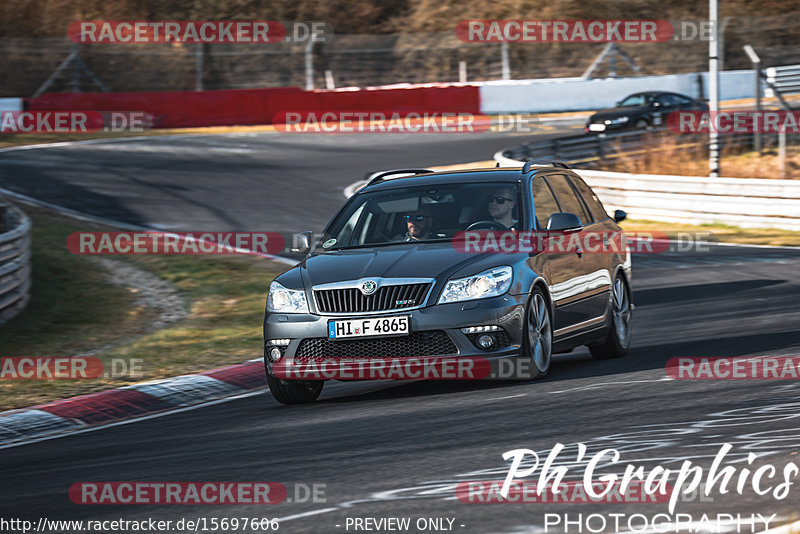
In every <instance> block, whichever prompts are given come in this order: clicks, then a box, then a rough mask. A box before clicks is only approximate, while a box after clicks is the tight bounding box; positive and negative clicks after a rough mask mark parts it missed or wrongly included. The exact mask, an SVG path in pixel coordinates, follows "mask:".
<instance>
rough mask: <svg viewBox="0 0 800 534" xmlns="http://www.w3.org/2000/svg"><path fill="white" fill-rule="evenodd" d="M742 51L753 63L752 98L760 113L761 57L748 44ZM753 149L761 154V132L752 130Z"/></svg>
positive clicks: (757, 111)
mask: <svg viewBox="0 0 800 534" xmlns="http://www.w3.org/2000/svg"><path fill="white" fill-rule="evenodd" d="M742 48H744V51H745V53H746V54H747V57H749V58H750V62H751V63H753V73H754V76H753V78H754V81H755V86H754V88H753V98H754V99H755V101H756V113H757V114H759V115H760V114H761V58H760V57H758V54H756V51H755V50H753V47H752V46H750V45H744V47H742ZM753 150H755V151H756V152H758V155H759V156H760V155H761V134H760V133H759V132H758V131H755V130H754V131H753Z"/></svg>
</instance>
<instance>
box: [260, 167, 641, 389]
mask: <svg viewBox="0 0 800 534" xmlns="http://www.w3.org/2000/svg"><path fill="white" fill-rule="evenodd" d="M409 174H411V175H410V176H409ZM503 216H505V217H506V219H507V220H506V221H505V222H504V223H501V222H498V221H500V220H502V217H503ZM624 218H625V213H624V212H622V211H619V210H618V211H617V212H616V213H615V214H614V217H613V218H612V217H610V216H609V215H608V214H607V213H606V211H605V209H604V208H603V205H602V204H601V203H600V201H599V200H598V199H597V196H596V195H595V194H594V192H593V191H592V190H591V188H590V187H589V186H588V185H586V183H585V182H584V181H583V180H582V179H581V178H580V177H579V176H578V175H577V174H576V173H575V172H573V171H572V170H571V169H569V168H568V167H567V166H566V165H565V164H563V163H559V164H558V165H557V166H554V165H550V164H544V165H534V164H531V163H526V164H525V166H524V167H523V168H522V169H519V168H503V169H481V170H477V169H476V170H463V171H447V172H432V171H429V170H419V169H418V170H411V171H389V172H384V173H381V174H378V175H377V176H375V177H374V178H372V180H371V181H370V182H369V183H368V184H367V185H366V186H365V187H364V188H362V189H361V190H359V191H358V192H357V193H356V194H355V195H353V196H352V197H351V198H350V200H349V201H348V202H347V203H346V204H345V205H344V207H343V208H342V209H341V211H340V212H339V213H338V214H337V215H336V216H335V217H334V218H333V220H332V221H331V223H330V224H329V225H328V227H327V228H326V229H325V236H324V237H323V239H322V240H321V242H320V243H318V244H317V246H312V245H311V241H310V239H311V232H307V233H304V234H300V236H299V237H301V238H302V239H300V241H301V242H300V245H299V246H298V250H297V251H298V252H301V253H305V254H307V255H306V257H305V258H304V259H303V261H302V262H301V263H300V264H299V265H297V266H296V267H292V268H291V269H289V270H288V271H286V272H284V273H283V274H281V275H280V276H278V277H277V278H275V280H274V281H273V282H272V284H271V285H270V288H269V296H268V298H267V306H266V314H265V318H264V360H265V364H266V371H267V380H268V382H269V387H270V390H271V392H272V395H273V396H274V397H275V398H276V399H277V400H278V401H279V402H282V403H286V404H293V403H301V402H311V401H313V400H315V399H316V398H317V396H318V395H319V394H320V390H321V389H322V385H323V381H321V380H317V381H296V380H284V379H282V378H280V377H279V376H276V374H275V373H274V367H275V366H276V365H277V364H278V363H279V362H281V361H283V360H286V359H293V360H294V361H295V362H303V361H311V362H314V361H319V360H324V359H326V358H333V359H336V358H340V357H346V358H362V359H364V358H366V359H369V358H379V357H386V358H401V359H402V358H426V357H441V356H446V357H457V358H458V357H472V356H483V357H486V358H510V359H515V358H516V359H522V360H526V361H527V363H529V364H530V369H531V371H532V376H530V378H539V377H543V376H545V375H546V374H547V373H548V371H549V370H550V356H551V354H553V353H556V352H568V351H570V350H572V349H573V348H574V347H577V346H579V345H588V346H589V348H590V350H591V354H592V356H594V357H595V358H615V357H620V356H624V355H625V354H626V353H627V351H628V347H629V345H630V336H631V334H630V328H631V310H632V305H631V288H630V281H631V258H630V253H629V251H628V250H627V246H625V247H623V249H621V250H617V251H615V252H612V253H599V254H595V253H584V252H585V251H584V250H582V249H580V248H579V249H578V250H575V251H568V252H566V253H550V252H549V251H543V252H527V251H522V250H520V251H518V252H510V253H469V254H467V253H464V252H461V251H459V250H458V249H457V248H456V247H454V244H453V239H454V237H455V236H457V235H458V234H459V233H460V232H462V233H463V232H464V231H468V232H469V231H474V230H496V231H508V230H509V229H510V228H512V227H513V228H514V230H516V231H520V232H524V231H532V232H545V233H548V235H549V234H553V233H557V234H567V235H570V234H573V233H580V232H584V233H586V232H593V233H596V234H598V235H600V234H603V235H605V234H608V235H610V234H619V235H621V234H620V232H621V229H620V227H619V226H618V225H617V222H618V221H621V220H622V219H624ZM506 223H507V224H506ZM376 321H381V322H384V323H391V324H392V326H393V329H392V330H391V331H389V329H388V328H382V329H381V330H378V329H377V328H376V324H375V322H376ZM370 324H372V326H370ZM395 326H396V328H394V327H395ZM359 327H360V328H359ZM351 334H352V335H351Z"/></svg>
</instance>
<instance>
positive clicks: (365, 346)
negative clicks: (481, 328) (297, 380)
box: [295, 330, 458, 360]
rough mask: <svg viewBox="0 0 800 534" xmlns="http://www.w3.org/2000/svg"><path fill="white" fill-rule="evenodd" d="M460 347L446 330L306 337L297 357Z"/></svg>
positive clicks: (430, 352) (412, 353)
mask: <svg viewBox="0 0 800 534" xmlns="http://www.w3.org/2000/svg"><path fill="white" fill-rule="evenodd" d="M457 352H458V349H457V348H456V346H455V344H454V343H453V341H452V340H451V339H450V337H449V336H448V335H447V334H446V333H445V332H444V331H443V330H427V331H420V332H412V333H411V334H409V335H407V336H396V337H384V338H373V339H352V340H342V341H331V340H329V339H327V338H324V337H317V338H309V339H304V340H303V341H301V342H300V346H299V347H298V348H297V352H296V353H295V358H299V359H303V358H308V359H312V360H321V359H325V358H423V357H426V356H444V355H448V354H456V353H457Z"/></svg>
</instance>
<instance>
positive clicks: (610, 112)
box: [589, 106, 646, 122]
mask: <svg viewBox="0 0 800 534" xmlns="http://www.w3.org/2000/svg"><path fill="white" fill-rule="evenodd" d="M645 110H646V107H645V106H636V107H624V108H608V109H601V110H600V111H598V112H597V113H595V114H594V115H592V116H591V117H589V122H601V121H604V120H606V119H616V118H617V117H625V116H630V115H640V114H642V113H644V112H645Z"/></svg>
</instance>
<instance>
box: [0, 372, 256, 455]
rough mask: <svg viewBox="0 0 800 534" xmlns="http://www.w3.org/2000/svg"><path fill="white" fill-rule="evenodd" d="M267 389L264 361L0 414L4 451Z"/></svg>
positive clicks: (0, 442)
mask: <svg viewBox="0 0 800 534" xmlns="http://www.w3.org/2000/svg"><path fill="white" fill-rule="evenodd" d="M266 387H267V381H266V377H265V374H264V362H263V360H261V359H260V358H259V359H256V360H250V361H248V362H245V363H241V364H237V365H231V366H228V367H221V368H219V369H213V370H211V371H204V372H202V373H197V374H192V375H183V376H176V377H173V378H165V379H162V380H153V381H150V382H143V383H140V384H133V385H131V386H125V387H121V388H118V389H112V390H108V391H102V392H100V393H91V394H88V395H81V396H79V397H72V398H69V399H63V400H58V401H54V402H49V403H47V404H41V405H38V406H32V407H30V408H23V409H19V410H10V411H7V412H0V448H3V447H7V446H14V445H20V444H23V443H26V442H29V441H32V440H39V439H42V438H47V437H51V436H60V435H65V434H70V433H73V432H78V431H81V430H85V429H88V428H91V427H96V426H102V425H108V424H113V423H118V422H121V421H127V420H133V419H138V418H141V417H145V416H150V415H153V414H157V413H166V412H170V411H174V410H178V409H181V408H185V407H188V406H194V405H198V404H203V403H206V402H208V401H212V400H217V399H224V398H228V397H235V396H239V395H242V394H245V393H249V392H253V391H257V390H261V389H264V388H266Z"/></svg>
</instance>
